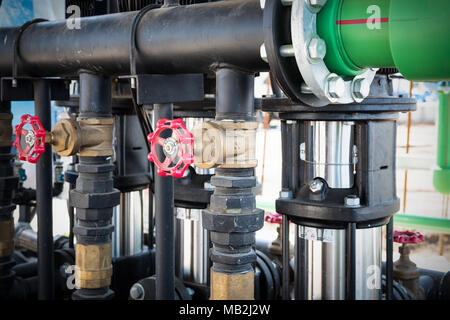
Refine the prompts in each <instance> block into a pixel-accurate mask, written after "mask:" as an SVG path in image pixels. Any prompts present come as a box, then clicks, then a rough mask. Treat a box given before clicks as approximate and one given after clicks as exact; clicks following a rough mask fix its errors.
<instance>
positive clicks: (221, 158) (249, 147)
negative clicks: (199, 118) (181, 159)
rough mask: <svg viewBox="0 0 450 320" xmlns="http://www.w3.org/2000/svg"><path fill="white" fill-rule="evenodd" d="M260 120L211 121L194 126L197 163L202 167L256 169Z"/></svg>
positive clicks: (195, 161)
mask: <svg viewBox="0 0 450 320" xmlns="http://www.w3.org/2000/svg"><path fill="white" fill-rule="evenodd" d="M256 128H258V123H257V122H248V121H241V122H235V121H208V122H202V123H199V124H198V125H196V126H195V127H194V128H193V129H192V133H193V135H194V163H195V165H196V166H197V167H199V168H202V169H210V168H254V167H256V166H257V164H258V161H257V160H256V155H255V142H256Z"/></svg>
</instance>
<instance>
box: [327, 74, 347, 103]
mask: <svg viewBox="0 0 450 320" xmlns="http://www.w3.org/2000/svg"><path fill="white" fill-rule="evenodd" d="M344 93H345V82H344V79H342V78H341V77H331V78H329V79H328V94H329V95H330V96H331V97H332V98H340V97H342V96H343V95H344Z"/></svg>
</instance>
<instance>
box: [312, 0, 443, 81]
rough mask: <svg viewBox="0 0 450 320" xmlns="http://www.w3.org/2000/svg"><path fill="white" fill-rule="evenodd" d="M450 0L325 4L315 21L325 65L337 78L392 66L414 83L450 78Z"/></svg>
mask: <svg viewBox="0 0 450 320" xmlns="http://www.w3.org/2000/svg"><path fill="white" fill-rule="evenodd" d="M449 12H450V1H448V0H433V1H431V0H377V1H373V0H328V2H327V4H326V5H325V7H324V8H323V9H322V10H321V11H320V12H319V14H318V16H317V32H318V34H319V36H320V37H321V38H323V39H324V40H325V42H326V45H327V54H326V56H325V63H326V65H327V66H328V68H329V69H330V71H332V72H335V73H337V74H339V75H341V76H344V77H345V76H354V75H357V74H359V73H361V69H364V68H381V67H386V68H387V67H396V68H398V69H399V71H400V72H401V73H402V74H403V76H404V77H405V78H407V79H409V80H412V81H440V80H448V79H450V59H448V57H449V56H450V41H449V39H450V19H449V18H448V13H449Z"/></svg>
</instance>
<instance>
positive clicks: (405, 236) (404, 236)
mask: <svg viewBox="0 0 450 320" xmlns="http://www.w3.org/2000/svg"><path fill="white" fill-rule="evenodd" d="M423 241H424V238H423V235H422V234H421V233H420V232H412V231H397V230H396V231H394V242H397V243H419V242H423Z"/></svg>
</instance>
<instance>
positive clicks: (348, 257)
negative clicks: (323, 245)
mask: <svg viewBox="0 0 450 320" xmlns="http://www.w3.org/2000/svg"><path fill="white" fill-rule="evenodd" d="M345 237H346V246H345V281H346V284H345V299H346V300H356V241H355V240H356V223H349V224H348V226H347V230H346V232H345Z"/></svg>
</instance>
